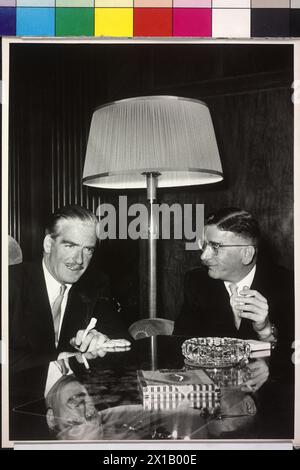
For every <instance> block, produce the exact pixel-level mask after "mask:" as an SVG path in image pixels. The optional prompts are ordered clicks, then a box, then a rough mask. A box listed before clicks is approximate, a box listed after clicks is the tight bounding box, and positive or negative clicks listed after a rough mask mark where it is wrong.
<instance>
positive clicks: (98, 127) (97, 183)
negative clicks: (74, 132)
mask: <svg viewBox="0 0 300 470" xmlns="http://www.w3.org/2000/svg"><path fill="white" fill-rule="evenodd" d="M145 173H159V174H160V176H159V178H158V184H157V185H158V187H178V186H191V185H200V184H209V183H216V182H218V181H221V180H222V179H223V173H222V166H221V161H220V155H219V151H218V146H217V141H216V136H215V132H214V127H213V123H212V119H211V115H210V112H209V109H208V107H207V105H206V104H205V103H202V102H200V101H197V100H192V99H187V98H178V97H173V96H146V97H139V98H131V99H126V100H121V101H116V102H113V103H110V104H108V105H104V106H102V107H100V108H98V109H97V110H96V111H95V112H94V114H93V117H92V122H91V127H90V133H89V139H88V144H87V151H86V159H85V166H84V173H83V183H84V184H86V185H88V186H94V187H99V188H117V189H122V188H146V178H145V175H144V174H145Z"/></svg>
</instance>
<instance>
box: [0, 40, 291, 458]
mask: <svg viewBox="0 0 300 470" xmlns="http://www.w3.org/2000/svg"><path fill="white" fill-rule="evenodd" d="M15 43H19V44H26V43H30V44H47V43H52V44H153V43H156V44H168V43H169V44H291V45H294V80H295V82H296V81H297V80H298V83H300V39H209V40H208V39H203V40H202V39H197V38H195V39H193V38H182V39H181V38H180V39H176V38H163V39H155V40H154V39H153V38H143V39H139V38H119V39H112V38H103V39H98V38H80V39H79V38H72V39H70V38H68V39H66V38H36V37H34V38H27V37H26V38H16V37H14V38H11V37H4V38H2V59H3V60H2V81H3V85H2V270H1V273H2V305H1V311H2V312H7V305H8V280H7V279H8V268H7V266H8V249H7V247H8V148H9V127H8V123H9V119H8V118H9V53H10V44H15ZM291 85H292V84H291ZM298 94H299V93H298ZM294 110H295V120H294V145H295V146H294V188H295V189H294V202H295V206H294V227H295V228H294V230H295V247H294V248H295V322H296V330H295V338H296V340H297V339H298V342H300V318H298V317H297V315H296V312H297V307H298V306H300V292H298V291H297V288H296V287H297V285H299V286H300V244H299V243H296V241H297V240H300V191H298V187H297V182H299V181H300V102H299V103H296V102H295V103H294ZM2 338H4V340H3V341H2V359H4V363H2V446H3V447H12V446H13V445H14V443H13V442H12V441H9V412H8V379H9V374H8V315H5V316H4V315H2ZM5 359H6V360H5ZM295 374H296V375H295V439H294V443H293V444H294V445H295V446H300V364H298V365H296V367H295ZM78 444H79V443H77V444H76V448H78V447H81V448H82V449H83V448H89V449H94V450H96V449H97V450H100V449H106V450H108V449H139V447H142V448H143V449H150V448H151V449H156V448H157V449H160V448H162V444H161V445H159V444H157V446H155V444H152V443H151V444H150V443H148V444H147V443H145V442H144V443H143V444H142V443H139V442H136V443H134V444H133V443H131V444H130V443H128V444H127V443H118V444H117V443H113V442H110V443H107V444H95V442H93V443H91V444H90V445H88V447H87V444H86V443H85V444H82V445H81V444H79V446H78ZM141 444H142V445H141ZM169 444H170V447H169ZM62 445H63V446H64V448H72V444H71V443H70V444H60V445H59V444H53V443H52V444H51V443H50V442H49V444H47V443H43V444H38V443H34V444H33V445H32V444H31V445H30V444H29V443H28V445H25V443H24V444H21V443H18V445H17V446H16V448H18V449H25V448H27V449H28V448H30V449H32V448H36V449H42V448H43V449H44V448H46V447H47V449H50V448H52V449H58V448H62ZM167 445H168V447H169V448H170V449H172V448H173V449H175V448H176V450H179V449H191V450H192V449H208V448H212V449H224V446H225V448H228V449H234V448H235V449H236V448H248V449H253V448H262V447H263V446H266V447H263V448H270V447H268V446H271V448H282V446H287V447H290V445H291V444H289V443H288V442H280V441H277V442H276V441H275V442H274V441H273V442H271V441H259V442H252V443H251V442H247V443H243V442H241V441H234V442H231V443H230V442H229V441H228V442H226V443H224V441H223V442H220V441H218V442H217V443H216V442H213V441H209V442H208V441H205V442H203V441H202V442H198V443H196V442H195V441H194V442H191V443H190V444H186V445H184V444H183V443H182V442H177V443H174V444H173V445H172V444H171V443H164V444H163V447H164V449H166V448H167ZM148 446H149V447H148ZM241 446H242V447H241ZM243 446H244V447H243ZM274 446H275V447H274Z"/></svg>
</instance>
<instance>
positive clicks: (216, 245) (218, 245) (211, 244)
mask: <svg viewBox="0 0 300 470" xmlns="http://www.w3.org/2000/svg"><path fill="white" fill-rule="evenodd" d="M210 246H211V247H212V248H216V249H218V248H220V246H221V245H220V243H214V242H211V243H210Z"/></svg>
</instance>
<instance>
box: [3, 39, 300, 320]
mask: <svg viewBox="0 0 300 470" xmlns="http://www.w3.org/2000/svg"><path fill="white" fill-rule="evenodd" d="M292 81H293V49H292V46H275V45H273V46H266V45H243V46H242V45H216V44H214V45H175V44H170V45H136V44H131V45H125V44H124V45H51V44H48V45H29V44H28V45H14V46H12V49H11V83H10V148H9V158H10V186H9V191H10V227H9V228H10V234H11V235H12V236H14V237H15V238H16V239H17V240H18V241H19V242H20V244H21V246H22V249H23V254H24V259H25V260H32V259H35V258H37V257H39V256H40V254H41V250H42V240H43V233H44V228H43V226H44V221H45V217H46V215H47V213H48V212H49V211H52V210H54V209H56V208H58V207H60V206H62V205H64V204H70V203H78V204H82V205H84V206H86V207H88V208H90V209H92V210H95V209H96V208H97V206H98V204H99V202H100V201H101V202H111V203H114V204H117V201H118V195H119V193H117V192H115V191H99V190H95V189H91V188H85V187H83V186H82V184H81V177H82V169H83V163H84V157H85V149H86V143H87V138H88V132H89V125H90V120H91V116H92V112H93V110H94V109H95V108H96V107H97V106H99V105H101V104H103V103H106V102H109V101H113V100H116V99H122V98H126V97H130V96H139V95H148V94H169V95H173V94H174V95H178V96H186V97H193V98H197V99H201V100H203V101H205V102H206V103H207V104H208V105H209V108H210V110H211V113H212V117H213V121H214V125H215V130H216V135H217V140H218V144H219V148H220V153H221V158H222V164H223V168H224V176H225V180H224V182H223V183H221V184H218V185H213V186H206V187H194V188H189V189H180V190H176V189H172V190H161V191H160V196H159V197H160V201H161V202H168V203H170V204H172V203H174V202H179V203H180V204H184V203H188V204H190V203H193V204H196V203H198V204H200V203H201V204H205V211H206V212H208V211H211V210H213V209H216V208H219V207H221V206H229V205H230V206H232V205H234V206H241V207H245V208H247V209H248V210H251V211H253V212H254V213H255V214H256V215H257V217H258V218H259V220H260V222H261V226H262V230H263V233H264V235H265V236H266V238H267V239H268V241H269V245H270V246H271V251H272V253H273V254H274V256H275V257H276V259H277V261H278V262H279V263H280V264H283V265H285V266H287V267H290V268H291V267H292V266H293V106H292V102H291V94H292V90H291V84H292ZM122 194H124V195H128V198H129V199H128V200H129V203H131V202H137V201H143V200H144V195H143V194H142V193H140V192H137V191H130V192H126V191H124V192H123V193H122ZM158 259H159V266H158V272H159V274H158V279H159V283H158V285H159V299H160V302H159V305H160V315H161V316H165V317H168V318H175V317H176V315H177V313H178V310H179V307H180V304H181V302H182V281H183V275H184V272H185V271H186V270H187V269H189V268H191V267H193V266H195V265H197V264H198V263H199V256H198V254H197V252H188V251H185V249H184V242H183V241H172V240H170V241H161V242H160V243H159V257H158ZM95 263H99V264H101V266H102V267H104V269H105V270H106V271H108V273H109V274H110V276H111V278H112V285H113V289H114V291H115V293H116V295H117V297H118V298H119V299H120V300H121V303H122V305H123V307H124V315H125V316H126V320H127V322H128V323H130V322H131V321H133V320H134V319H135V318H137V317H138V316H141V317H143V316H145V312H146V287H145V286H146V269H145V268H146V251H145V243H143V242H138V241H136V242H134V241H130V240H129V241H118V240H116V241H114V240H109V241H106V242H103V243H102V245H101V248H100V251H99V253H98V255H97V257H96V260H95Z"/></svg>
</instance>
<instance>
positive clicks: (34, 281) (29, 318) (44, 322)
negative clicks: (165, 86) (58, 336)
mask: <svg viewBox="0 0 300 470" xmlns="http://www.w3.org/2000/svg"><path fill="white" fill-rule="evenodd" d="M25 285H26V288H27V303H26V305H25V315H26V325H24V328H26V330H27V332H28V339H29V342H30V343H31V346H32V348H33V349H34V350H38V351H44V350H46V351H49V350H50V351H52V350H55V338H54V327H53V319H52V313H51V308H50V304H49V299H48V294H47V288H46V282H45V278H44V272H43V268H42V264H40V265H32V266H31V268H30V270H29V273H28V279H26V280H25Z"/></svg>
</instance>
